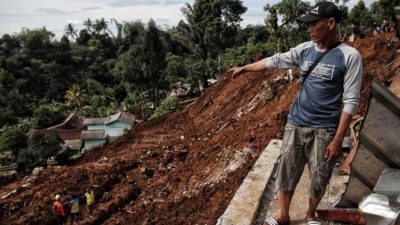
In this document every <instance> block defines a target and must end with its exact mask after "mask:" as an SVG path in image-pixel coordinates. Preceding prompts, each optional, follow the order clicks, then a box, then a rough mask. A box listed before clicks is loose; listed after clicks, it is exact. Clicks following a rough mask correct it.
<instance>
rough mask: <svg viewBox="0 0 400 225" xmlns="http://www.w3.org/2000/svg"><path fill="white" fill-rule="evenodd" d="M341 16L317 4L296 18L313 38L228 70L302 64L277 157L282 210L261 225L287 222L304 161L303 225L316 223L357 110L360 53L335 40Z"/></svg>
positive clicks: (328, 6)
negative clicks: (306, 198) (307, 184)
mask: <svg viewBox="0 0 400 225" xmlns="http://www.w3.org/2000/svg"><path fill="white" fill-rule="evenodd" d="M340 20H341V13H340V11H339V9H338V8H337V6H336V5H335V4H333V3H331V2H320V3H317V4H316V5H315V7H314V8H312V9H311V10H310V11H309V12H308V13H307V14H305V15H303V16H301V17H299V18H297V21H298V22H299V23H304V24H306V25H308V32H309V33H310V37H311V40H312V41H309V42H305V43H302V44H300V45H298V46H296V47H294V48H292V49H290V50H289V51H288V52H286V53H278V54H275V55H273V56H271V57H268V58H264V59H262V60H260V61H258V62H256V63H252V64H248V65H245V66H241V67H233V68H231V69H230V70H229V71H230V72H232V77H236V76H238V75H240V74H241V73H242V72H247V71H248V72H251V71H261V70H263V69H265V68H293V67H295V66H299V67H300V69H301V76H302V79H301V81H302V83H301V84H302V87H301V88H300V91H299V94H298V95H297V97H296V100H295V101H294V103H293V105H292V107H291V109H290V112H289V115H288V123H287V125H286V127H285V134H284V137H283V149H282V154H281V157H280V159H279V170H278V179H277V189H279V191H280V192H279V196H278V200H279V204H280V214H279V215H278V216H277V217H275V218H268V219H266V220H265V222H264V225H277V224H278V225H279V224H289V223H290V217H289V206H290V203H291V200H292V196H293V193H294V191H295V188H296V185H297V183H298V182H299V180H300V177H301V175H302V173H303V169H304V165H305V164H306V163H307V164H308V168H309V171H310V179H311V182H310V189H309V190H310V193H309V194H310V198H309V206H308V210H307V212H306V216H305V220H306V221H307V224H313V225H314V224H315V225H316V224H320V222H318V220H317V218H316V214H315V211H316V208H317V206H318V204H319V202H320V201H321V199H322V197H323V196H324V194H325V190H326V186H327V184H328V182H329V179H330V177H331V174H332V170H333V167H334V165H335V161H336V159H337V158H338V157H339V156H340V153H341V148H342V141H343V138H344V136H345V133H346V130H347V128H348V127H349V124H350V122H351V119H352V115H353V114H354V113H356V111H357V107H358V104H359V99H360V89H361V82H362V61H361V56H360V54H359V52H358V51H357V50H356V49H354V48H352V47H350V46H348V45H346V44H343V43H340V42H338V41H337V39H336V34H337V29H338V23H340ZM314 66H315V67H314Z"/></svg>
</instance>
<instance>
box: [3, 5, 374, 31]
mask: <svg viewBox="0 0 400 225" xmlns="http://www.w3.org/2000/svg"><path fill="white" fill-rule="evenodd" d="M279 1H280V0H242V2H243V5H244V6H245V7H247V11H246V13H245V14H243V15H242V18H243V21H242V23H241V26H242V27H245V26H247V25H249V24H253V25H255V24H264V18H265V15H266V14H265V12H264V11H263V7H264V6H265V5H266V4H267V3H270V4H274V3H277V2H279ZM185 2H188V3H189V4H191V5H193V2H194V0H0V6H1V7H0V35H1V36H2V35H3V34H6V33H7V34H15V33H19V32H21V29H22V28H28V29H34V28H42V27H43V26H45V27H46V29H47V30H49V31H51V32H53V33H55V34H56V38H60V37H61V36H62V35H63V33H64V28H65V26H66V25H67V24H68V23H72V24H73V25H74V26H75V28H76V29H77V30H80V29H81V28H83V25H82V23H83V21H84V20H86V19H87V18H90V19H91V20H92V21H93V20H95V19H101V18H102V17H104V19H105V20H106V21H110V19H111V18H114V19H116V20H117V21H118V22H124V21H135V20H141V21H142V22H143V23H147V22H148V21H149V19H150V18H152V19H153V20H154V21H155V22H156V23H157V25H159V26H160V27H161V28H171V27H173V26H176V25H177V24H178V22H179V20H181V19H184V16H183V14H182V12H181V11H180V9H181V8H182V7H183V6H184V4H185ZM310 2H314V1H313V0H312V1H310ZM357 2H358V0H350V2H349V3H348V4H347V5H348V6H349V7H350V8H351V7H352V6H353V5H354V4H356V3H357ZM364 2H365V3H366V5H369V4H370V3H371V2H373V0H364ZM110 29H111V30H113V25H111V24H110Z"/></svg>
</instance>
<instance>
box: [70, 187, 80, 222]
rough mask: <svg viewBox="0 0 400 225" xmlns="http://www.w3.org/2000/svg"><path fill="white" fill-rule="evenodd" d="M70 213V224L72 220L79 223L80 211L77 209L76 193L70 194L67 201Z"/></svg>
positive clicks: (77, 198) (77, 197)
mask: <svg viewBox="0 0 400 225" xmlns="http://www.w3.org/2000/svg"><path fill="white" fill-rule="evenodd" d="M69 208H70V214H71V225H72V224H74V221H76V223H77V224H78V225H79V220H80V216H81V215H80V211H79V196H78V195H76V194H72V199H71V201H70V202H69Z"/></svg>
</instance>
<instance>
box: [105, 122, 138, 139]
mask: <svg viewBox="0 0 400 225" xmlns="http://www.w3.org/2000/svg"><path fill="white" fill-rule="evenodd" d="M131 128H132V125H130V124H128V123H125V122H121V121H116V122H114V123H111V124H107V126H106V130H105V133H106V135H107V136H109V137H118V136H121V135H123V134H124V131H125V129H126V130H129V129H131Z"/></svg>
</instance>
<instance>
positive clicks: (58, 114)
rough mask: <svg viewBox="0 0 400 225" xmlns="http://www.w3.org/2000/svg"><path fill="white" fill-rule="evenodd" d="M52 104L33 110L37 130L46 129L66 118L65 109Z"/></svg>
mask: <svg viewBox="0 0 400 225" xmlns="http://www.w3.org/2000/svg"><path fill="white" fill-rule="evenodd" d="M54 106H55V105H51V104H42V105H40V106H39V107H38V108H36V109H34V110H33V118H34V119H35V122H36V124H35V127H36V128H39V129H40V128H46V127H49V126H52V125H54V124H55V123H57V122H60V121H61V120H62V119H63V118H64V116H65V115H64V113H65V109H64V108H61V107H57V106H55V107H54Z"/></svg>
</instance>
